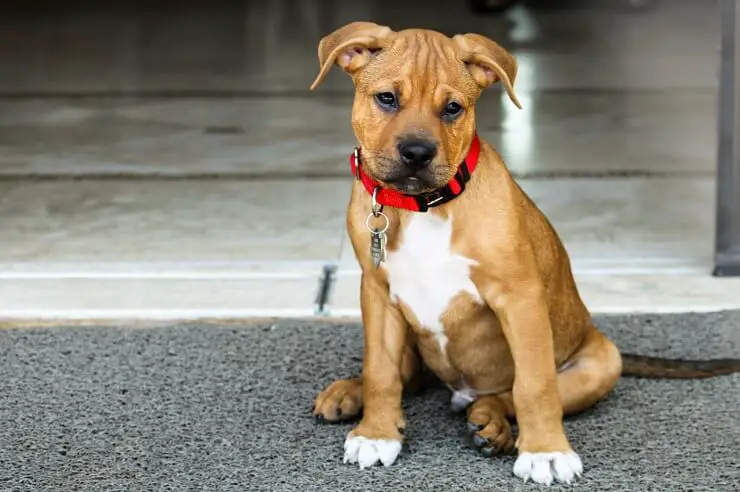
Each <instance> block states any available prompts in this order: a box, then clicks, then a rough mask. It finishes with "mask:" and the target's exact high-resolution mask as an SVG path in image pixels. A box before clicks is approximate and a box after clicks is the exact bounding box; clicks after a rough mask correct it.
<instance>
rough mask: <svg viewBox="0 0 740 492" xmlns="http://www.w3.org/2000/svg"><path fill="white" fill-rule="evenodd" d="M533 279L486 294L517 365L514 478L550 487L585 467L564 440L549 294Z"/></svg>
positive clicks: (495, 287) (500, 285)
mask: <svg viewBox="0 0 740 492" xmlns="http://www.w3.org/2000/svg"><path fill="white" fill-rule="evenodd" d="M532 277H534V278H531V277H530V278H529V279H528V278H527V277H522V276H520V277H518V278H517V280H516V283H507V284H503V283H497V284H494V285H492V286H491V287H490V288H489V289H487V291H486V292H485V293H484V297H485V298H486V301H487V303H488V304H489V306H490V307H491V308H492V309H493V310H494V312H495V313H496V315H497V316H498V318H499V321H500V322H501V327H502V329H503V332H504V336H505V337H506V340H507V343H508V345H509V348H510V350H511V355H512V358H513V360H514V371H515V372H514V385H513V389H512V393H513V403H514V411H515V414H516V420H517V422H518V424H519V436H518V438H517V441H516V447H517V448H518V451H519V456H518V458H517V460H516V463H515V464H514V474H515V475H517V476H518V477H520V478H522V479H524V480H525V481H528V480H530V479H531V480H533V481H535V482H537V483H543V484H547V485H549V484H551V483H552V482H553V481H558V482H564V483H570V482H571V481H572V480H573V479H574V478H575V477H576V476H580V474H581V472H582V471H583V465H582V464H581V459H580V458H579V457H578V455H577V454H576V453H575V452H574V451H573V449H572V448H571V446H570V443H569V442H568V438H567V437H566V435H565V427H564V425H563V406H562V403H561V401H560V394H559V392H558V384H557V380H556V376H557V371H556V366H555V350H554V346H553V335H552V329H551V325H550V317H549V313H548V308H547V301H546V297H545V291H544V287H543V285H542V282H541V281H540V280H539V278H537V276H536V275H533V276H532Z"/></svg>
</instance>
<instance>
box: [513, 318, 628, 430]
mask: <svg viewBox="0 0 740 492" xmlns="http://www.w3.org/2000/svg"><path fill="white" fill-rule="evenodd" d="M621 373H622V357H621V356H620V355H619V349H618V348H617V347H616V345H614V343H613V342H612V341H611V340H609V339H608V338H607V337H606V336H604V335H603V334H602V333H601V332H600V331H598V330H597V329H596V328H595V327H594V328H592V329H591V330H590V331H589V332H588V334H587V335H586V338H585V339H584V341H583V344H581V346H580V347H579V348H578V350H576V352H575V353H574V354H573V356H571V358H570V359H569V360H568V362H566V363H565V364H563V366H562V367H561V368H560V371H559V372H558V376H557V383H558V391H559V393H560V400H561V402H562V405H563V413H564V414H565V415H572V414H575V413H579V412H582V411H584V410H586V409H588V408H590V407H592V406H593V405H595V404H596V403H597V402H599V401H600V400H601V399H603V398H604V397H605V396H606V394H607V393H609V392H610V391H611V390H612V389H614V386H616V384H617V381H618V380H619V377H620V376H621ZM499 397H500V398H501V401H502V402H503V403H504V405H505V407H506V408H507V412H506V414H507V416H508V417H510V418H512V417H514V409H513V399H512V394H511V392H507V393H503V394H501V395H499Z"/></svg>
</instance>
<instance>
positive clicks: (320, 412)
mask: <svg viewBox="0 0 740 492" xmlns="http://www.w3.org/2000/svg"><path fill="white" fill-rule="evenodd" d="M420 375H421V359H420V357H419V354H418V352H417V350H416V342H415V340H414V338H413V337H412V336H411V335H409V336H408V337H407V341H406V348H405V351H404V356H403V360H402V362H401V379H402V381H403V386H404V390H406V391H415V390H416V389H418V386H419V385H420V379H421V378H420ZM361 412H362V378H352V379H339V380H337V381H334V382H333V383H331V384H330V385H329V386H327V387H326V388H325V389H324V390H323V391H322V392H321V393H319V395H318V396H317V397H316V400H315V401H314V409H313V413H314V416H315V417H316V418H317V419H319V420H321V421H324V422H331V423H334V422H341V421H345V420H350V419H354V418H355V417H357V416H358V415H360V413H361Z"/></svg>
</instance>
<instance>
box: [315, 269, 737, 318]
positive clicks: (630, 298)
mask: <svg viewBox="0 0 740 492" xmlns="http://www.w3.org/2000/svg"><path fill="white" fill-rule="evenodd" d="M576 282H577V283H578V288H579V290H580V293H581V296H582V298H583V300H584V302H585V303H586V306H587V307H588V308H589V309H590V310H591V312H593V313H639V312H644V313H652V312H691V311H718V310H724V309H740V296H739V295H738V294H737V293H738V292H740V278H715V277H712V276H710V274H709V272H701V271H696V272H693V273H681V274H670V273H668V274H661V272H660V271H655V272H653V273H652V274H642V275H625V274H619V273H611V274H583V275H576ZM329 314H330V315H331V316H337V317H345V316H346V317H353V318H354V317H358V316H359V314H360V277H359V275H358V274H356V273H355V272H347V273H346V275H340V276H339V277H338V279H337V284H336V285H335V287H334V294H333V297H332V302H331V306H330V307H329Z"/></svg>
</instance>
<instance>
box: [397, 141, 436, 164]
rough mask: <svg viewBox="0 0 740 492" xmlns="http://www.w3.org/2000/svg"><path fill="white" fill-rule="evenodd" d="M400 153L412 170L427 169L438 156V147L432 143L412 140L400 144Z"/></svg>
mask: <svg viewBox="0 0 740 492" xmlns="http://www.w3.org/2000/svg"><path fill="white" fill-rule="evenodd" d="M398 153H399V154H400V155H401V159H403V162H404V163H405V164H406V165H407V166H409V167H410V168H412V169H423V168H425V167H427V166H428V165H429V164H430V163H431V162H432V159H434V156H435V155H437V146H436V145H434V144H433V143H431V142H424V141H421V140H410V141H406V142H401V143H400V144H398Z"/></svg>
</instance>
